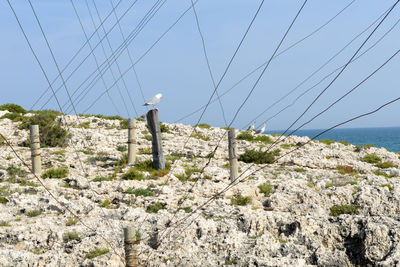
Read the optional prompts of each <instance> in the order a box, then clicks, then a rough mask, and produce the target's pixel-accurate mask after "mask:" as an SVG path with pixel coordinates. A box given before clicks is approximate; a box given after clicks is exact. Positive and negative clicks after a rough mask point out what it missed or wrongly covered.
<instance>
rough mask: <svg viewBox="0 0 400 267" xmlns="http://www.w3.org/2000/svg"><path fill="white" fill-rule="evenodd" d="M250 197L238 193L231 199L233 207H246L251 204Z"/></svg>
mask: <svg viewBox="0 0 400 267" xmlns="http://www.w3.org/2000/svg"><path fill="white" fill-rule="evenodd" d="M251 201H252V200H251V197H250V196H242V194H241V193H240V192H237V193H236V194H234V195H233V196H232V197H231V205H234V206H246V205H248V204H250V203H251Z"/></svg>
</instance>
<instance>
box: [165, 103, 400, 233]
mask: <svg viewBox="0 0 400 267" xmlns="http://www.w3.org/2000/svg"><path fill="white" fill-rule="evenodd" d="M399 100H400V97H398V98H395V99H393V100H391V101H389V102H386V103H385V104H383V105H381V106H379V107H378V108H376V109H374V110H372V111H370V112H366V113H363V114H361V115H358V116H356V117H353V118H351V119H349V120H346V121H344V122H341V123H338V124H336V125H334V126H332V127H330V128H329V129H326V130H324V131H322V132H320V133H319V134H317V135H315V136H314V137H313V138H311V139H310V140H309V141H307V142H306V143H304V144H302V145H300V146H298V147H296V148H295V149H293V150H291V151H289V152H287V153H285V154H284V155H282V156H279V157H278V158H275V160H274V161H273V162H272V163H275V162H276V161H277V160H279V159H281V158H283V157H284V156H287V155H289V154H291V153H293V152H294V151H296V150H298V149H300V148H301V147H304V146H305V145H307V144H309V143H310V142H311V141H312V140H314V139H315V138H318V137H319V136H321V135H322V134H324V133H326V132H328V131H330V130H332V129H334V128H337V127H339V126H342V125H344V124H347V123H349V122H352V121H354V120H357V119H359V118H362V117H365V116H369V115H371V114H374V113H376V112H378V111H379V110H381V109H382V108H384V107H386V106H388V105H391V104H393V103H395V102H397V101H399ZM267 166H269V164H265V165H264V166H262V167H260V168H258V169H257V170H255V171H253V172H252V173H250V174H249V175H247V176H245V177H244V178H243V179H240V180H239V178H240V177H241V176H243V175H244V173H245V172H242V173H241V174H240V175H239V176H238V177H237V178H236V179H235V180H234V181H232V182H231V183H230V184H229V185H228V186H227V187H225V188H224V189H223V190H221V191H219V192H217V193H216V194H214V195H213V196H212V197H211V198H209V199H208V200H207V201H206V202H204V203H203V204H201V205H200V206H198V207H197V208H195V209H194V210H193V211H192V212H191V213H189V214H188V215H187V216H185V217H184V218H182V219H181V220H179V221H176V222H175V223H174V225H176V226H175V227H174V228H173V229H171V230H170V232H169V234H171V233H172V231H174V230H175V229H177V227H178V226H180V225H181V224H182V223H184V222H185V221H186V220H188V219H189V218H190V217H191V216H192V215H193V214H195V213H196V212H197V211H199V210H200V209H204V208H205V207H206V206H207V205H209V204H210V203H211V202H212V201H213V200H215V199H217V198H218V197H219V196H220V195H221V194H223V193H224V192H226V191H227V190H229V189H231V188H232V187H233V186H235V185H237V184H239V183H241V182H243V181H244V180H245V179H246V178H248V177H250V176H252V175H253V174H255V173H256V172H258V171H260V170H262V169H264V168H266V167H267ZM235 183H236V184H235ZM199 216H200V215H198V216H197V217H196V218H198V217H199ZM196 218H195V219H196ZM195 219H193V220H192V221H191V222H190V223H189V224H188V225H187V226H186V227H185V229H186V228H187V227H189V226H190V225H191V224H192V223H193V222H194V221H195ZM170 227H171V226H170ZM185 229H183V230H181V234H183V233H184V230H185Z"/></svg>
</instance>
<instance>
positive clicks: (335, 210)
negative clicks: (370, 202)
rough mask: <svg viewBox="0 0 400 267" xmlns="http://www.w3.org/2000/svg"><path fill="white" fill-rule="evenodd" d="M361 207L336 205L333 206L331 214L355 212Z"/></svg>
mask: <svg viewBox="0 0 400 267" xmlns="http://www.w3.org/2000/svg"><path fill="white" fill-rule="evenodd" d="M358 209H360V207H358V206H354V205H334V206H332V207H331V212H330V213H329V215H330V216H339V215H342V214H350V215H352V214H354V213H355V212H356V211H357V210H358Z"/></svg>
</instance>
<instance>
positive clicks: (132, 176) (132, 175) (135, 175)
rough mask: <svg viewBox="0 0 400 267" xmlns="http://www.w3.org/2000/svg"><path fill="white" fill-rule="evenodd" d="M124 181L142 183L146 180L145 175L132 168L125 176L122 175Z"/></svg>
mask: <svg viewBox="0 0 400 267" xmlns="http://www.w3.org/2000/svg"><path fill="white" fill-rule="evenodd" d="M122 179H124V180H137V181H142V180H144V179H145V177H144V175H143V173H141V172H140V171H138V170H137V169H135V168H134V167H132V168H130V169H129V170H128V171H127V172H126V173H125V174H124V175H122Z"/></svg>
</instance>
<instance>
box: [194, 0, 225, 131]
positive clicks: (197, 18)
mask: <svg viewBox="0 0 400 267" xmlns="http://www.w3.org/2000/svg"><path fill="white" fill-rule="evenodd" d="M190 2H191V3H192V9H193V13H194V17H195V19H196V25H197V30H198V32H199V35H200V38H201V43H202V46H203V53H204V58H205V60H206V63H207V68H208V73H209V74H210V77H211V81H212V83H213V86H214V90H215V93H216V94H217V97H218V102H219V106H220V107H221V112H222V118H223V119H224V122H225V126H228V122H227V121H226V117H225V111H224V107H223V105H222V102H221V98H220V96H219V93H218V90H217V85H216V84H215V79H214V75H213V73H212V71H211V66H210V60H209V59H208V55H207V48H206V43H205V41H204V36H203V33H202V32H201V28H200V22H199V17H198V15H197V12H196V8H195V7H194V2H193V0H190Z"/></svg>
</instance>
